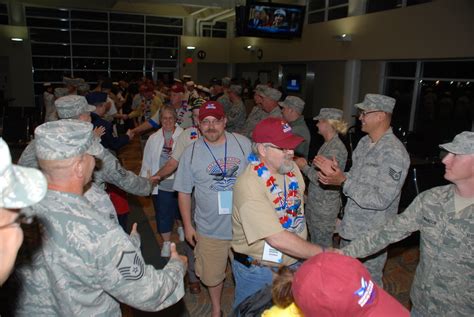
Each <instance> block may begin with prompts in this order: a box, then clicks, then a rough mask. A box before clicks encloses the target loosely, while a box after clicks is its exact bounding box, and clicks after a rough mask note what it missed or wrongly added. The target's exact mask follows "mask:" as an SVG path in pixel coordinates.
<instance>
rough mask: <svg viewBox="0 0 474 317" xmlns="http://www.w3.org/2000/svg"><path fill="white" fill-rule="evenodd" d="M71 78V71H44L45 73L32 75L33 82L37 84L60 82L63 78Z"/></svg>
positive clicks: (40, 72)
mask: <svg viewBox="0 0 474 317" xmlns="http://www.w3.org/2000/svg"><path fill="white" fill-rule="evenodd" d="M64 76H67V77H71V71H70V70H66V71H61V70H59V71H58V70H56V71H55V70H46V71H35V72H34V73H33V80H34V81H38V82H54V81H56V82H62V81H63V77H64Z"/></svg>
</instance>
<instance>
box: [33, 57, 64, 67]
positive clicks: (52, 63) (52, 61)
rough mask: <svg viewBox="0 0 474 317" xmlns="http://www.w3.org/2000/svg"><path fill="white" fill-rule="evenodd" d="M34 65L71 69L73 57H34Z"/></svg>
mask: <svg viewBox="0 0 474 317" xmlns="http://www.w3.org/2000/svg"><path fill="white" fill-rule="evenodd" d="M33 65H35V69H36V68H41V69H48V68H49V69H70V68H71V59H70V58H69V57H66V56H64V57H33Z"/></svg>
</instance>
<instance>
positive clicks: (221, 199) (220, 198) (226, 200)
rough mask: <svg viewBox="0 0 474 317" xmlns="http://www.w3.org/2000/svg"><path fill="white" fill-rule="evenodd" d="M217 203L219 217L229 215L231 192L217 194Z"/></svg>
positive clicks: (230, 212) (230, 211) (230, 210)
mask: <svg viewBox="0 0 474 317" xmlns="http://www.w3.org/2000/svg"><path fill="white" fill-rule="evenodd" d="M217 203H218V204H219V215H231V214H232V191H230V190H229V191H223V192H218V195H217Z"/></svg>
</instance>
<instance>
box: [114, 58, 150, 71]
mask: <svg viewBox="0 0 474 317" xmlns="http://www.w3.org/2000/svg"><path fill="white" fill-rule="evenodd" d="M110 68H112V69H120V70H142V69H143V60H137V59H131V58H129V59H111V60H110Z"/></svg>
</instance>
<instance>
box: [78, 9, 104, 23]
mask: <svg viewBox="0 0 474 317" xmlns="http://www.w3.org/2000/svg"><path fill="white" fill-rule="evenodd" d="M71 18H72V19H81V20H98V21H107V12H96V11H76V10H73V11H71Z"/></svg>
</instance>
